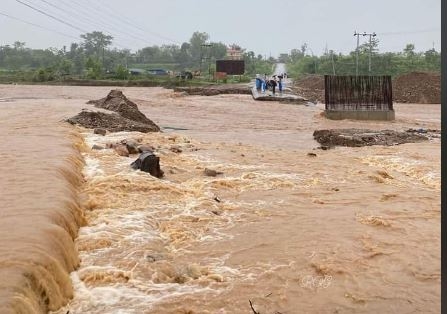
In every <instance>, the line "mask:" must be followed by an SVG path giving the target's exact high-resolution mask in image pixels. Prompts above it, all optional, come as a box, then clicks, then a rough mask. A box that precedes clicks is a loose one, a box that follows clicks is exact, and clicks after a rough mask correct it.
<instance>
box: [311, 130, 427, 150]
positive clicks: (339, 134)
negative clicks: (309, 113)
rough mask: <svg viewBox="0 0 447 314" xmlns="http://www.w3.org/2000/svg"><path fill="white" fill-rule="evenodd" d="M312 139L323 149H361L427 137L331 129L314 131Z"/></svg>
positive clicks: (424, 139)
mask: <svg viewBox="0 0 447 314" xmlns="http://www.w3.org/2000/svg"><path fill="white" fill-rule="evenodd" d="M313 136H314V139H315V140H316V141H317V142H318V143H320V144H321V145H322V146H323V147H333V146H349V147H361V146H370V145H388V146H389V145H398V144H404V143H418V142H423V141H427V140H428V137H427V136H423V135H420V134H416V133H411V132H399V131H394V130H381V131H375V130H368V129H331V130H316V131H314V133H313Z"/></svg>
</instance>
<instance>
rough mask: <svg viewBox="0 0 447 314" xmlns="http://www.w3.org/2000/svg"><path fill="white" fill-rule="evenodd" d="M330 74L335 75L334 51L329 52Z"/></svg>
mask: <svg viewBox="0 0 447 314" xmlns="http://www.w3.org/2000/svg"><path fill="white" fill-rule="evenodd" d="M331 62H332V72H333V74H334V75H335V64H334V51H332V50H331Z"/></svg>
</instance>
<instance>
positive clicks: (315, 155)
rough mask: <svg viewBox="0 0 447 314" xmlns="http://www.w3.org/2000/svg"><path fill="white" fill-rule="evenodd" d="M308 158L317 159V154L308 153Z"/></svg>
mask: <svg viewBox="0 0 447 314" xmlns="http://www.w3.org/2000/svg"><path fill="white" fill-rule="evenodd" d="M307 156H309V157H317V154H315V153H307Z"/></svg>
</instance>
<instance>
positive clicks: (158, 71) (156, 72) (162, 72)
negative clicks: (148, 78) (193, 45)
mask: <svg viewBox="0 0 447 314" xmlns="http://www.w3.org/2000/svg"><path fill="white" fill-rule="evenodd" d="M147 73H148V74H150V75H169V73H168V71H166V70H163V69H151V70H147Z"/></svg>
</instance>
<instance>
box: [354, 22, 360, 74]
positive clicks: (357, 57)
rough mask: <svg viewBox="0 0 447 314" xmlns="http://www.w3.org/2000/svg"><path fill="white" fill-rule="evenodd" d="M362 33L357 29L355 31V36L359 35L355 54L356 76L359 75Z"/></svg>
mask: <svg viewBox="0 0 447 314" xmlns="http://www.w3.org/2000/svg"><path fill="white" fill-rule="evenodd" d="M360 35H361V34H360V33H357V31H354V36H357V49H356V50H355V51H356V54H355V76H358V75H359V36H360Z"/></svg>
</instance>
